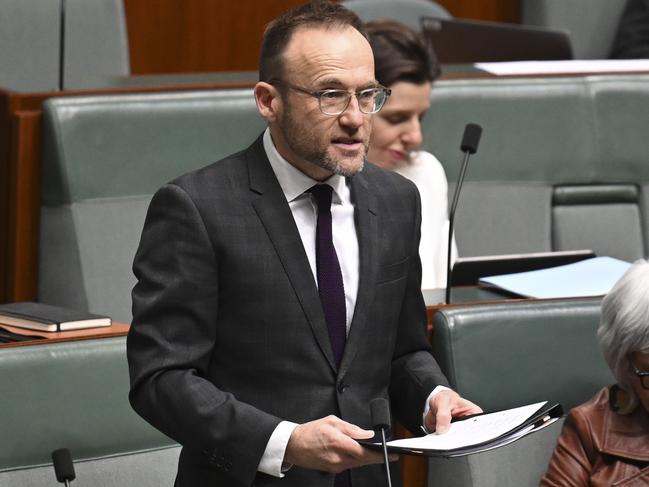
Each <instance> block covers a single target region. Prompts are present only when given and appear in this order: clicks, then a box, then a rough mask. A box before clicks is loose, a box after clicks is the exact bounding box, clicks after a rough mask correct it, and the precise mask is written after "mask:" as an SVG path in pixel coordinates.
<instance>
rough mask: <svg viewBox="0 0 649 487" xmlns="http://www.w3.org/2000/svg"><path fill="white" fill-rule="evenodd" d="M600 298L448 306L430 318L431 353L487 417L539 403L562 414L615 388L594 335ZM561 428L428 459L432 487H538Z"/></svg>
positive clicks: (450, 377)
mask: <svg viewBox="0 0 649 487" xmlns="http://www.w3.org/2000/svg"><path fill="white" fill-rule="evenodd" d="M599 311H600V300H599V299H597V298H590V299H567V300H546V301H539V302H518V303H502V304H493V305H484V306H468V305H466V306H461V305H460V306H452V307H447V308H443V309H442V310H440V311H438V312H437V313H435V315H434V316H433V351H434V354H435V357H436V359H437V361H438V362H439V364H440V366H441V368H442V370H443V371H444V372H445V374H446V376H447V377H448V379H449V381H450V384H451V386H452V387H453V388H454V389H455V390H457V391H458V392H460V393H461V394H462V395H463V396H465V397H467V398H468V399H470V400H472V401H475V402H476V403H478V404H479V405H480V406H481V407H482V408H483V409H484V410H485V411H495V410H501V409H508V408H512V407H516V406H522V405H525V404H531V403H534V402H538V401H543V400H547V401H550V402H558V403H560V404H562V405H563V407H564V409H565V410H566V411H567V410H568V409H570V408H572V407H574V406H576V405H578V404H581V403H582V402H585V401H586V400H588V399H589V398H590V397H591V396H592V395H593V394H594V393H595V392H596V391H598V390H599V389H600V388H602V387H603V386H605V385H607V384H610V383H612V382H614V379H613V376H612V374H611V372H610V371H609V369H608V366H607V365H606V363H605V361H604V359H603V358H602V357H601V355H600V352H599V346H598V344H597V340H596V337H595V332H596V329H597V326H598V323H599ZM560 429H561V424H560V422H557V423H555V424H553V425H551V426H549V427H548V428H546V429H544V430H542V431H540V432H538V433H535V434H533V435H530V436H529V437H526V438H524V439H522V440H519V441H518V442H515V443H513V444H511V445H508V446H505V447H502V448H499V449H496V450H493V451H490V452H486V453H481V454H476V455H472V456H469V457H460V458H453V459H449V460H447V459H433V460H431V462H430V465H429V477H430V485H431V486H436V485H443V486H445V487H487V486H490V487H491V486H493V487H496V486H498V487H527V486H530V487H532V486H537V485H538V483H539V481H540V478H541V476H542V474H543V473H544V472H545V469H546V467H547V463H548V461H549V458H550V455H551V453H552V450H553V449H554V445H555V443H556V438H557V436H558V434H559V432H560Z"/></svg>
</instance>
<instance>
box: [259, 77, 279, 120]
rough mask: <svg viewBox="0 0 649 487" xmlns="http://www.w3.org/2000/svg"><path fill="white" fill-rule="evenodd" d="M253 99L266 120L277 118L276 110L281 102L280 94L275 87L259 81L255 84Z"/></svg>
mask: <svg viewBox="0 0 649 487" xmlns="http://www.w3.org/2000/svg"><path fill="white" fill-rule="evenodd" d="M255 101H256V103H257V110H259V113H260V114H261V116H262V117H264V119H266V121H267V122H269V123H270V122H274V121H275V120H277V117H278V113H277V110H278V108H279V106H280V104H281V98H280V94H279V92H278V91H277V89H276V88H275V87H274V86H273V85H271V84H269V83H266V82H265V81H260V82H259V83H257V84H256V85H255Z"/></svg>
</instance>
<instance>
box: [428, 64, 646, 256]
mask: <svg viewBox="0 0 649 487" xmlns="http://www.w3.org/2000/svg"><path fill="white" fill-rule="evenodd" d="M431 103H432V104H431V109H430V112H429V113H428V115H427V116H426V117H425V118H424V122H423V125H424V127H423V130H424V134H425V137H424V138H425V140H424V147H425V148H426V149H427V150H430V151H432V152H433V153H435V154H436V155H437V156H438V158H439V159H440V161H442V163H443V165H444V167H445V169H446V173H447V177H448V179H449V181H451V182H453V181H455V180H456V179H457V175H458V172H459V165H460V161H461V154H460V152H459V141H460V138H461V135H462V131H463V128H464V125H465V124H466V123H467V122H475V123H478V124H480V125H482V127H483V135H482V141H481V143H480V148H479V150H478V153H477V154H476V155H475V156H474V157H473V158H472V160H471V162H470V166H469V168H468V170H467V175H466V181H465V186H464V188H463V190H462V197H461V200H460V203H459V206H458V211H457V215H456V233H457V242H458V247H459V252H460V255H465V256H469V255H489V254H503V253H522V252H543V251H550V250H574V249H578V248H590V249H592V250H594V251H595V252H596V253H598V254H601V255H611V256H613V257H618V258H621V259H625V260H635V259H637V258H639V257H641V256H645V257H646V256H647V255H649V197H648V196H649V151H647V149H646V140H647V134H648V133H647V129H646V114H647V113H649V76H647V75H600V76H582V77H557V78H489V79H468V80H442V81H439V82H437V83H435V86H434V88H433V91H432V95H431ZM577 185H579V186H583V187H584V189H585V190H586V191H589V192H590V193H591V195H592V196H596V195H599V196H601V198H599V196H598V197H595V198H593V199H591V202H590V203H588V204H587V205H584V206H582V207H579V206H577V205H575V206H571V208H570V209H569V210H566V209H565V207H563V206H562V207H561V208H558V209H557V211H554V208H555V206H554V205H555V204H557V202H556V201H555V202H554V203H553V201H554V199H555V193H556V191H561V189H559V188H560V187H562V186H577ZM601 185H604V186H605V187H606V188H611V187H614V186H616V185H620V188H619V190H618V192H619V191H622V192H624V191H626V189H627V188H629V186H630V185H633V186H635V191H636V192H637V197H635V198H634V199H633V201H630V200H625V201H624V205H623V206H622V207H619V206H618V205H619V202H612V201H609V200H608V196H607V195H606V194H604V193H606V191H603V190H602V189H601V188H600V186H601ZM451 186H452V184H451ZM588 188H590V189H588ZM593 205H595V206H593ZM575 220H579V221H580V225H579V226H578V227H575V226H573V225H572V222H573V221H575ZM567 229H570V232H568V233H566V232H567ZM620 232H622V233H623V234H624V235H627V234H630V235H632V238H631V239H629V241H627V242H625V243H624V244H623V245H621V244H620V242H619V238H618V237H619V235H620Z"/></svg>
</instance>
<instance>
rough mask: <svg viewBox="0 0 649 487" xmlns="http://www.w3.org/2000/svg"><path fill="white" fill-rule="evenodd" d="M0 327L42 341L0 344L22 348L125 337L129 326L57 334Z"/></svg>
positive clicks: (1, 325) (115, 324)
mask: <svg viewBox="0 0 649 487" xmlns="http://www.w3.org/2000/svg"><path fill="white" fill-rule="evenodd" d="M0 327H2V328H4V329H6V330H9V331H10V332H12V333H18V334H19V335H25V336H37V337H42V339H37V340H25V341H20V342H11V343H0V348H8V347H23V346H29V345H44V344H49V343H58V342H72V341H78V340H91V339H94V338H111V337H120V336H126V334H127V333H128V329H129V327H130V325H127V324H125V323H117V322H113V323H112V324H111V325H110V326H102V327H99V328H85V329H83V330H70V331H57V332H42V331H36V330H28V329H26V328H18V327H15V326H9V325H5V324H2V323H0Z"/></svg>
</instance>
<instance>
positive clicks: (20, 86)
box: [0, 0, 61, 91]
mask: <svg viewBox="0 0 649 487" xmlns="http://www.w3.org/2000/svg"><path fill="white" fill-rule="evenodd" d="M59 7H60V0H30V1H28V2H26V1H24V0H7V1H4V2H2V7H1V8H0V66H2V69H0V87H3V88H9V89H11V90H15V91H46V90H53V89H57V88H58V87H59V45H60V35H61V29H60V22H59V19H60V10H59Z"/></svg>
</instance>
